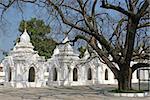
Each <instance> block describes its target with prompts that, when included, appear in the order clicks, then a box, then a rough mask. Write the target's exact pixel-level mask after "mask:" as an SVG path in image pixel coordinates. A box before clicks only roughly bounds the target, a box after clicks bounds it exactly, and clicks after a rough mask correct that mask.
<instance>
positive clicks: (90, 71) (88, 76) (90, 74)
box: [87, 68, 92, 80]
mask: <svg viewBox="0 0 150 100" xmlns="http://www.w3.org/2000/svg"><path fill="white" fill-rule="evenodd" d="M87 80H92V70H91V68H89V69H88V72H87Z"/></svg>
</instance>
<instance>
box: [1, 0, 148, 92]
mask: <svg viewBox="0 0 150 100" xmlns="http://www.w3.org/2000/svg"><path fill="white" fill-rule="evenodd" d="M9 1H14V2H15V1H22V2H29V3H35V4H37V3H39V5H40V4H41V3H43V4H45V5H46V8H48V9H51V11H53V13H54V14H56V15H58V16H57V18H58V19H59V20H60V22H62V23H64V24H65V25H67V26H68V28H69V31H68V32H71V31H73V30H76V31H78V32H80V33H79V34H77V35H76V36H75V38H74V40H72V41H73V42H75V41H77V40H78V39H83V40H85V41H87V43H88V44H89V45H90V46H91V47H92V48H93V50H94V51H96V53H97V54H98V55H99V56H100V57H101V59H102V60H103V61H104V62H105V63H106V64H107V66H108V67H109V68H110V69H111V71H112V72H113V73H114V75H115V77H116V78H117V80H118V88H119V89H120V90H129V89H131V83H132V82H131V78H132V73H133V72H134V71H135V70H136V69H138V68H140V67H149V64H147V63H137V64H134V65H133V66H130V64H131V61H133V60H137V59H141V58H142V59H147V58H149V56H148V55H146V53H143V51H148V49H149V45H148V44H146V43H147V41H148V39H149V38H148V37H149V36H148V27H149V26H150V23H149V12H148V10H149V2H148V0H114V2H113V1H112V0H45V1H43V0H9ZM121 1H122V2H121ZM12 3H13V2H12ZM9 5H10V4H9ZM1 6H4V7H6V8H8V7H9V6H8V7H7V6H5V5H4V4H3V3H1ZM110 11H112V12H110ZM49 13H51V12H49ZM113 14H114V15H113ZM115 14H116V15H118V16H116V15H115ZM98 43H100V44H101V45H102V48H100V47H99V46H98ZM140 48H142V49H140ZM108 54H109V55H111V57H112V58H113V59H112V60H110V59H109V57H108ZM114 63H115V64H117V65H118V66H119V69H118V68H117V66H116V65H115V64H114Z"/></svg>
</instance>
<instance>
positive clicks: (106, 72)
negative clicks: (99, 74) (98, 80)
mask: <svg viewBox="0 0 150 100" xmlns="http://www.w3.org/2000/svg"><path fill="white" fill-rule="evenodd" d="M105 80H108V70H107V69H106V70H105Z"/></svg>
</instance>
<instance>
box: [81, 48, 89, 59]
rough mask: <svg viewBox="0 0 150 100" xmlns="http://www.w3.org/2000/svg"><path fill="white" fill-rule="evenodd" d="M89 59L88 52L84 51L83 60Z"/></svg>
mask: <svg viewBox="0 0 150 100" xmlns="http://www.w3.org/2000/svg"><path fill="white" fill-rule="evenodd" d="M89 57H90V54H89V51H88V49H86V51H85V53H84V57H83V58H84V59H88V58H89Z"/></svg>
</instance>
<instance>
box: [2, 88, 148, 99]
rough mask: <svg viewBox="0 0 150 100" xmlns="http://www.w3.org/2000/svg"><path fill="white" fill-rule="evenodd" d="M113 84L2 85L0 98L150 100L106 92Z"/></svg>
mask: <svg viewBox="0 0 150 100" xmlns="http://www.w3.org/2000/svg"><path fill="white" fill-rule="evenodd" d="M112 88H115V86H112V85H99V86H84V87H79V86H78V87H46V88H25V89H16V88H4V87H0V100H150V96H148V97H141V98H129V97H114V96H109V95H105V94H104V90H109V89H112Z"/></svg>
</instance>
